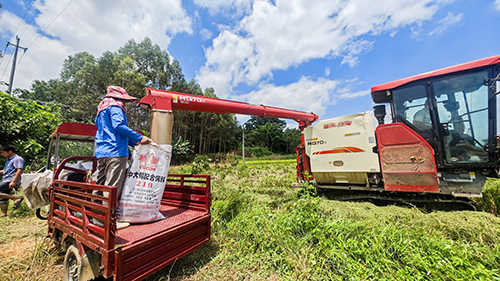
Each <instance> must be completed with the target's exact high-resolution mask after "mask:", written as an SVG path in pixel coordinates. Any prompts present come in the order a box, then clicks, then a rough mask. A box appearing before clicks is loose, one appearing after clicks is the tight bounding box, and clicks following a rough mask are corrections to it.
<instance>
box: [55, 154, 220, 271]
mask: <svg viewBox="0 0 500 281" xmlns="http://www.w3.org/2000/svg"><path fill="white" fill-rule="evenodd" d="M78 160H83V161H93V170H95V168H96V166H97V160H96V158H95V157H71V158H67V159H65V160H63V161H62V163H61V164H60V165H59V167H58V169H57V170H56V172H55V175H54V181H53V184H52V186H51V192H50V198H51V206H50V213H49V219H48V223H49V234H50V235H51V236H53V235H54V234H55V232H56V231H55V230H56V229H57V230H60V231H61V232H62V241H64V239H65V238H66V237H72V238H73V239H74V240H75V242H76V244H77V246H78V248H79V249H80V254H82V255H84V253H85V251H84V247H83V245H85V246H86V247H88V248H89V249H90V250H92V251H95V252H97V253H99V254H100V255H101V265H102V268H103V275H104V277H106V278H109V277H111V276H113V275H114V276H115V280H137V279H143V278H146V277H147V276H150V275H152V274H153V273H154V272H156V271H158V270H159V269H161V268H163V267H165V266H167V265H168V264H170V263H172V262H173V261H175V260H176V259H178V258H179V257H181V256H184V255H186V254H187V253H189V252H191V251H193V250H194V249H196V248H197V247H199V246H200V245H202V244H204V243H206V242H208V241H209V239H210V219H211V216H210V205H211V193H210V176H208V175H176V174H171V175H168V178H167V184H166V186H165V191H164V193H163V198H162V200H161V204H162V206H168V208H170V209H176V210H177V213H178V214H179V215H178V216H176V217H172V218H168V217H167V219H166V220H165V222H164V221H159V222H157V223H158V225H157V226H156V227H152V225H151V224H144V225H138V226H134V227H135V228H136V229H137V227H138V229H140V230H141V231H138V232H134V233H132V237H130V236H127V237H125V238H127V239H128V242H127V243H125V244H123V245H120V243H119V244H116V241H117V239H118V238H123V237H124V235H125V232H124V233H121V231H126V230H127V229H124V230H118V231H117V230H116V214H115V208H116V204H117V202H116V201H117V200H116V192H117V191H116V187H113V186H103V185H96V184H87V183H80V182H73V181H67V180H60V179H59V176H60V173H61V171H62V170H63V169H66V170H71V171H75V172H80V173H85V171H81V170H78V169H73V168H70V167H68V166H67V163H69V162H70V161H78ZM96 190H98V191H102V192H109V196H100V195H95V194H93V191H96ZM183 210H184V211H183ZM188 211H189V212H190V214H191V215H190V216H187V218H188V219H183V216H182V213H183V212H184V213H186V212H188ZM169 219H170V220H169ZM96 220H97V221H99V222H101V223H102V226H100V225H99V223H96ZM167 220H169V221H167ZM170 221H171V222H172V223H173V224H172V223H170V224H169V223H166V222H170ZM163 225H166V226H168V225H171V227H167V228H159V227H163ZM130 228H132V226H131V227H130ZM129 232H130V231H129ZM139 232H140V233H139ZM122 240H123V239H122Z"/></svg>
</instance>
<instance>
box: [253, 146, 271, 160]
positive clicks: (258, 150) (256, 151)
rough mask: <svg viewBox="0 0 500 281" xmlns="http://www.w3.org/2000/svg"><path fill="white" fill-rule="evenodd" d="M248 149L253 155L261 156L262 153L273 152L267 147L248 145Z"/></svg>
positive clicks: (268, 153) (269, 153)
mask: <svg viewBox="0 0 500 281" xmlns="http://www.w3.org/2000/svg"><path fill="white" fill-rule="evenodd" d="M248 151H249V152H250V153H251V154H252V155H253V156H254V157H261V156H264V155H271V154H273V153H272V152H271V151H270V150H269V149H267V147H260V146H257V147H250V148H248Z"/></svg>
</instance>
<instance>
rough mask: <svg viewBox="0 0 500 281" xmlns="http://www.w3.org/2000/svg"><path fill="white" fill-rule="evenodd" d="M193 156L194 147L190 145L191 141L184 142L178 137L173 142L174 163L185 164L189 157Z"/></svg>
mask: <svg viewBox="0 0 500 281" xmlns="http://www.w3.org/2000/svg"><path fill="white" fill-rule="evenodd" d="M191 154H193V149H192V145H191V144H189V140H182V137H178V138H177V139H176V140H174V141H173V142H172V163H173V164H178V163H184V162H186V161H187V160H188V159H189V156H190V155H191Z"/></svg>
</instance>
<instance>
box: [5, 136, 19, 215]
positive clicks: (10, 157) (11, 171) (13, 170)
mask: <svg viewBox="0 0 500 281" xmlns="http://www.w3.org/2000/svg"><path fill="white" fill-rule="evenodd" d="M0 154H1V155H2V156H3V157H5V158H6V159H7V162H5V167H4V169H3V170H0V174H2V175H3V177H2V180H1V181H0V211H1V215H0V217H6V216H7V209H8V207H9V199H10V200H13V201H14V207H13V208H12V209H13V210H15V209H17V208H19V205H21V202H23V197H21V196H16V195H12V191H13V189H14V187H16V186H18V185H20V184H21V174H22V173H23V170H24V159H23V158H22V157H21V156H19V155H17V154H16V149H15V147H14V146H12V145H6V146H0Z"/></svg>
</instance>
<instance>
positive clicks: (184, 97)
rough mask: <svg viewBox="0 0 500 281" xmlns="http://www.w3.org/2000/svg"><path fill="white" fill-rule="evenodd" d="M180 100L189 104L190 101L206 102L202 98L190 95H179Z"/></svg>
mask: <svg viewBox="0 0 500 281" xmlns="http://www.w3.org/2000/svg"><path fill="white" fill-rule="evenodd" d="M179 100H180V101H181V103H184V104H188V103H190V102H199V103H205V100H204V99H202V98H197V97H189V96H179Z"/></svg>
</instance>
